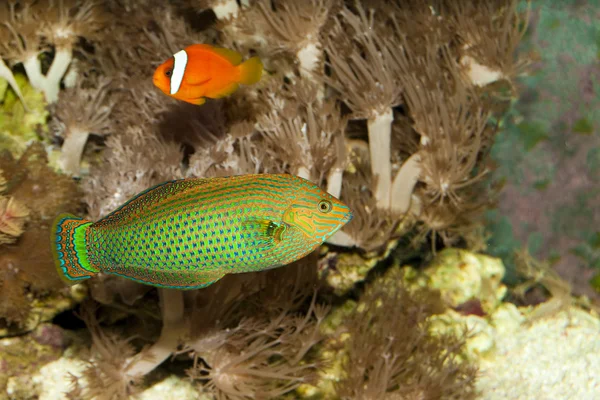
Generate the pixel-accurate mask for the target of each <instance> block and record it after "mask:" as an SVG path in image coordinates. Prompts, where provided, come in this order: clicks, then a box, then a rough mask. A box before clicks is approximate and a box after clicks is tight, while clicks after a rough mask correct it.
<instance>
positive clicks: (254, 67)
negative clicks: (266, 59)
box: [238, 57, 263, 85]
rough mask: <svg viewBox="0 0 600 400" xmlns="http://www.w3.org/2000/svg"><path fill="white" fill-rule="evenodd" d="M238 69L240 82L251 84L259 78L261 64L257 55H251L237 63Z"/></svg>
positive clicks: (261, 68)
mask: <svg viewBox="0 0 600 400" xmlns="http://www.w3.org/2000/svg"><path fill="white" fill-rule="evenodd" d="M238 68H239V69H240V83H242V84H244V85H252V84H253V83H256V82H258V81H259V80H260V77H261V76H262V70H263V64H262V61H260V58H258V57H252V58H249V59H247V60H246V61H244V62H243V63H241V64H240V65H238Z"/></svg>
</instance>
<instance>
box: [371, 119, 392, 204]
mask: <svg viewBox="0 0 600 400" xmlns="http://www.w3.org/2000/svg"><path fill="white" fill-rule="evenodd" d="M392 122H394V114H393V111H392V109H391V108H388V109H386V110H385V111H384V112H382V113H379V112H376V113H374V114H373V116H372V117H370V118H369V119H368V121H367V127H368V129H369V152H370V156H371V171H372V173H373V177H376V179H377V187H376V189H375V199H376V200H377V206H378V207H380V208H382V209H388V208H389V207H390V186H391V181H392V163H391V161H390V145H391V136H392Z"/></svg>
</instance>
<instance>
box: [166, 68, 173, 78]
mask: <svg viewBox="0 0 600 400" xmlns="http://www.w3.org/2000/svg"><path fill="white" fill-rule="evenodd" d="M172 73H173V70H172V69H168V70H166V71H165V75H166V76H167V78H169V77H170V76H171V74H172Z"/></svg>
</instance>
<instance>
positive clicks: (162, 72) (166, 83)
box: [152, 57, 175, 95]
mask: <svg viewBox="0 0 600 400" xmlns="http://www.w3.org/2000/svg"><path fill="white" fill-rule="evenodd" d="M174 63H175V60H174V59H173V57H171V58H169V59H168V60H167V61H165V62H164V63H162V64H161V65H159V66H158V67H157V68H156V70H155V71H154V76H153V78H152V82H153V83H154V86H156V87H157V88H159V89H160V90H162V91H163V93H165V94H167V95H168V94H170V93H169V91H170V89H171V76H172V75H173V65H174Z"/></svg>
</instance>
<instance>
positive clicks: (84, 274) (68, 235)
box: [50, 214, 100, 285]
mask: <svg viewBox="0 0 600 400" xmlns="http://www.w3.org/2000/svg"><path fill="white" fill-rule="evenodd" d="M91 224H92V222H91V221H88V220H85V219H82V218H78V217H75V216H73V215H71V214H60V215H59V216H58V217H56V219H55V220H54V223H53V224H52V230H51V233H50V235H51V236H50V243H51V247H52V255H53V258H54V263H55V265H56V270H57V271H58V275H59V276H60V277H61V278H62V280H63V281H65V282H66V283H68V284H70V285H73V284H75V283H77V281H80V280H83V279H87V278H90V277H92V276H94V275H95V274H97V273H98V272H100V271H98V270H96V269H94V268H93V267H91V266H90V263H89V260H88V258H87V249H86V247H87V244H86V240H87V239H86V232H87V229H88V227H89V226H90V225H91Z"/></svg>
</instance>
